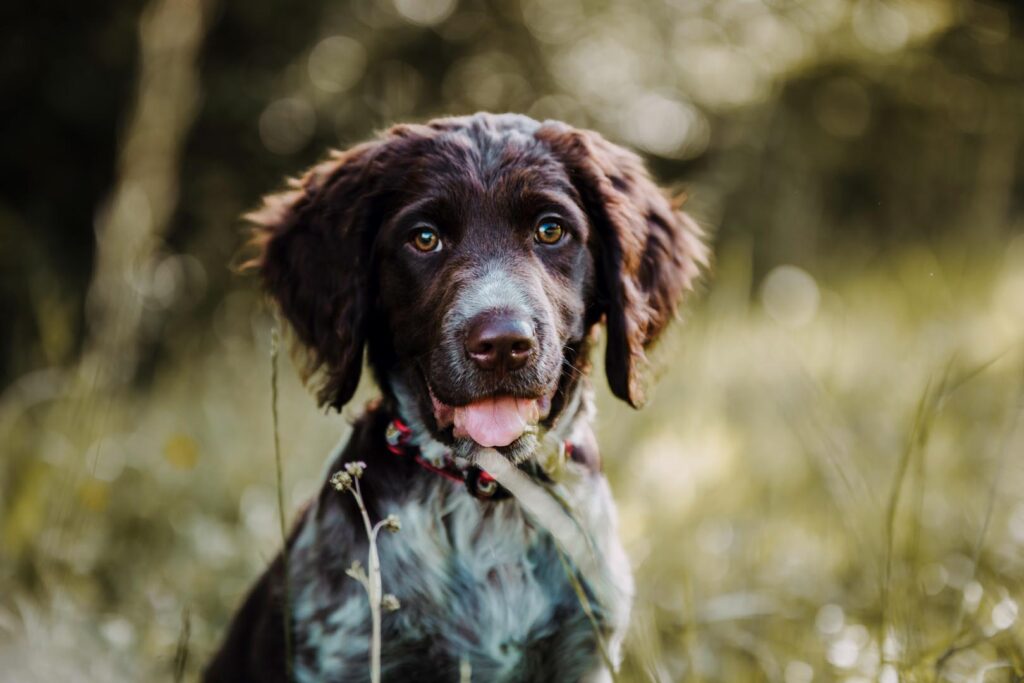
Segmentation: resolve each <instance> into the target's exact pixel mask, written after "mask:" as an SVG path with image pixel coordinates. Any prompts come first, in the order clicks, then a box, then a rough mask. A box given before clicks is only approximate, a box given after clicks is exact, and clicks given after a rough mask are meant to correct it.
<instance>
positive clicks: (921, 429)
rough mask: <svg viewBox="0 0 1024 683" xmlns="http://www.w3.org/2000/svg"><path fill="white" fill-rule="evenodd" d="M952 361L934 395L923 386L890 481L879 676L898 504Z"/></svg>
mask: <svg viewBox="0 0 1024 683" xmlns="http://www.w3.org/2000/svg"><path fill="white" fill-rule="evenodd" d="M951 367H952V361H950V363H949V364H947V365H946V369H945V372H944V373H943V375H942V379H941V381H940V382H939V385H938V387H937V388H936V389H935V391H934V392H933V391H932V380H930V379H929V380H928V382H927V383H926V384H925V388H924V391H923V392H922V393H921V397H920V399H919V400H918V402H917V410H916V412H915V416H914V426H913V428H912V429H911V433H910V438H909V439H908V440H907V444H906V447H905V448H904V449H903V453H902V455H901V457H900V460H899V463H898V464H897V468H896V476H895V478H894V480H893V485H892V491H891V492H890V494H889V500H888V504H887V507H886V511H885V564H884V570H883V576H882V590H881V600H880V601H879V619H878V649H879V652H880V654H881V662H882V666H881V667H879V675H881V672H882V671H883V670H884V668H885V665H886V664H888V663H889V661H888V654H887V649H886V647H885V640H886V636H887V634H888V631H889V621H890V620H891V618H892V611H893V610H892V604H891V595H892V573H893V564H894V557H893V556H894V554H895V547H896V516H897V512H898V511H899V504H900V498H901V494H902V491H903V489H904V486H903V484H904V481H905V480H906V477H907V471H908V470H909V468H910V463H911V461H912V460H913V458H914V456H915V454H919V456H918V457H922V458H923V457H924V451H925V448H926V447H927V445H928V439H929V436H930V434H931V426H932V423H933V421H934V419H935V416H936V414H937V413H938V410H939V406H940V404H941V402H942V398H943V397H944V396H945V393H946V389H947V386H948V384H949V373H950V369H951Z"/></svg>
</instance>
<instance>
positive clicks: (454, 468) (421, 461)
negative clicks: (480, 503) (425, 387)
mask: <svg viewBox="0 0 1024 683" xmlns="http://www.w3.org/2000/svg"><path fill="white" fill-rule="evenodd" d="M384 443H385V445H386V446H387V448H388V450H389V451H391V452H392V453H394V454H395V455H400V456H408V457H412V459H413V460H414V461H415V462H416V464H417V465H419V466H420V467H422V468H423V469H425V470H428V471H430V472H433V473H434V474H439V475H441V476H442V477H444V478H445V479H448V480H449V481H453V482H456V483H460V484H465V485H466V490H467V491H469V493H470V494H471V495H473V496H475V497H477V498H480V499H481V500H500V499H502V498H508V497H509V496H510V495H511V494H509V492H508V491H507V490H506V489H505V487H504V486H502V485H501V484H499V483H498V482H497V481H495V479H494V477H492V476H491V475H490V474H488V473H487V472H484V471H483V470H482V469H480V468H479V467H477V466H475V465H471V466H469V467H462V466H460V465H459V464H458V463H457V462H456V461H455V457H454V456H453V455H452V454H451V452H450V451H446V452H445V453H444V456H443V458H442V459H441V460H440V461H439V462H431V461H430V460H427V458H425V457H424V456H423V453H422V452H421V451H420V449H419V447H418V446H416V444H414V443H412V429H410V428H409V426H408V425H407V424H405V422H403V421H402V420H401V418H398V417H395V418H392V420H391V422H389V423H388V426H387V429H385V430H384ZM573 451H574V449H573V445H572V443H571V442H569V441H566V442H565V457H566V459H571V458H572V457H573ZM520 467H521V468H529V469H527V473H528V474H531V475H534V476H546V475H544V473H543V472H542V471H541V470H540V468H539V467H537V466H536V464H535V463H530V464H529V465H521V466H520Z"/></svg>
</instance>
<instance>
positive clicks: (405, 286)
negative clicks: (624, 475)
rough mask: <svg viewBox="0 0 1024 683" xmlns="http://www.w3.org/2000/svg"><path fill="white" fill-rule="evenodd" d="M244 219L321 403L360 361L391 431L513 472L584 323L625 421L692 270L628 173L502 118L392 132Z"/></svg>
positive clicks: (337, 392)
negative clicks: (397, 413) (398, 404)
mask: <svg viewBox="0 0 1024 683" xmlns="http://www.w3.org/2000/svg"><path fill="white" fill-rule="evenodd" d="M249 219H250V220H251V221H252V222H253V223H254V224H255V226H256V228H255V238H254V240H253V242H254V244H255V246H256V248H257V251H258V254H257V256H256V257H255V259H254V260H253V261H252V264H253V265H254V266H255V267H257V268H258V270H259V271H260V273H261V274H262V276H263V279H264V282H265V285H266V287H267V288H268V290H269V292H270V294H271V295H272V296H273V298H274V299H276V301H277V303H278V304H279V306H280V309H281V311H282V313H283V314H284V316H285V317H286V318H287V319H288V321H289V322H290V323H291V325H292V327H293V328H294V330H295V333H296V336H297V338H298V340H299V341H300V342H301V343H302V344H303V345H304V346H305V347H306V348H307V349H308V354H309V355H308V358H309V368H308V370H309V372H310V374H311V375H312V374H314V373H315V374H317V375H318V376H319V377H320V387H319V394H318V397H319V400H320V402H321V404H325V405H329V406H332V407H334V408H340V407H341V406H342V405H344V404H345V403H346V402H347V401H348V400H349V399H350V398H351V397H352V394H353V392H354V391H355V389H356V385H357V384H358V381H359V375H360V370H361V367H362V362H363V350H364V347H365V348H367V349H368V357H369V363H370V366H371V367H372V368H373V370H374V372H375V374H376V376H377V379H378V381H379V383H380V384H381V386H382V389H383V390H384V392H385V393H386V394H388V395H389V396H390V397H391V398H393V399H394V398H400V399H401V401H402V404H403V407H404V409H405V410H406V411H409V410H412V411H415V412H417V413H418V414H416V415H407V416H406V417H407V419H408V418H411V419H413V420H415V421H416V422H418V423H420V424H423V425H425V426H426V427H427V428H429V429H430V430H431V432H432V433H433V436H434V437H435V438H437V439H438V440H440V441H442V442H444V443H447V444H449V445H451V446H452V447H454V448H455V449H456V450H457V452H459V453H460V454H462V455H470V454H472V452H473V450H474V449H475V448H476V447H478V446H486V447H497V448H499V450H501V452H503V453H505V454H506V455H508V456H509V457H512V458H514V459H517V458H520V457H523V456H525V455H526V454H528V453H530V452H531V451H532V450H533V448H534V446H535V444H536V441H535V439H536V434H535V432H536V431H537V429H541V430H542V429H545V428H547V427H550V426H551V425H552V424H553V423H554V422H555V421H556V419H557V418H558V416H559V414H560V413H561V411H562V410H563V409H564V408H565V405H566V402H567V398H568V397H569V396H570V395H571V394H572V392H573V391H574V389H575V387H576V386H577V383H578V381H579V378H580V377H581V375H582V373H583V372H584V371H585V370H586V367H587V366H586V363H587V360H586V355H587V350H588V346H589V341H590V339H591V337H592V335H591V332H592V330H593V329H594V327H595V326H596V325H597V324H598V323H600V322H601V321H602V320H604V321H605V323H606V326H607V355H606V359H605V368H606V372H607V375H608V381H609V385H610V386H611V389H612V391H613V392H614V393H615V395H616V396H618V397H619V398H621V399H623V400H625V401H627V402H628V403H630V404H631V405H633V406H637V405H639V403H640V402H641V401H642V400H643V390H642V378H641V374H642V366H643V365H644V362H645V356H644V352H645V350H646V349H647V348H648V347H649V346H650V345H651V344H652V343H653V342H654V341H655V339H656V338H657V337H658V335H659V334H660V333H661V331H662V329H663V328H664V327H665V325H666V323H667V322H668V321H669V319H670V318H671V317H672V315H673V313H674V311H675V308H676V306H677V304H678V302H679V300H680V298H681V297H682V295H683V293H684V292H685V291H687V290H688V289H689V288H690V287H691V286H692V284H693V282H694V280H695V278H696V276H697V274H698V270H699V268H700V265H701V264H702V263H703V262H704V261H705V258H706V250H705V247H704V246H703V244H702V243H701V241H700V238H699V231H698V229H697V227H696V225H695V224H694V223H693V222H692V221H691V220H690V219H689V218H688V217H687V216H686V215H685V214H683V213H682V212H680V211H678V210H677V209H676V208H675V207H673V206H672V204H671V203H670V202H669V200H668V199H667V198H666V197H665V195H664V194H663V193H662V192H661V191H660V190H659V189H658V188H657V187H655V185H654V184H653V183H652V182H651V180H650V178H649V177H648V175H647V173H646V172H645V171H644V169H643V166H642V164H641V162H640V160H639V159H638V158H637V157H636V156H635V155H633V154H632V153H630V152H628V151H626V150H624V149H622V148H620V147H617V146H615V145H612V144H610V143H609V142H607V141H606V140H604V139H603V138H602V137H601V136H599V135H597V134H596V133H593V132H589V131H582V130H577V129H574V128H571V127H569V126H567V125H565V124H561V123H557V122H545V123H538V122H537V121H534V120H532V119H529V118H527V117H524V116H516V115H490V114H477V115H474V116H470V117H459V118H449V119H440V120H437V121H433V122H431V123H429V124H427V125H403V126H396V127H394V128H392V129H390V130H389V131H387V132H386V133H385V134H384V135H383V136H381V138H380V139H378V140H376V141H373V142H369V143H366V144H363V145H360V146H358V147H355V148H353V149H351V150H349V151H347V152H341V153H336V154H334V155H333V156H332V157H331V158H330V159H329V160H328V161H326V162H324V163H322V164H320V165H318V166H316V167H314V168H313V169H311V170H310V171H309V172H307V173H306V175H305V176H304V177H303V178H301V179H300V180H298V181H295V182H294V183H293V185H292V189H290V190H289V191H287V192H283V193H280V194H277V195H272V196H270V197H268V198H266V200H265V202H264V206H263V207H262V208H261V209H260V210H258V211H256V212H254V213H253V214H251V215H250V216H249ZM535 425H536V426H537V429H534V428H533V427H534V426H535Z"/></svg>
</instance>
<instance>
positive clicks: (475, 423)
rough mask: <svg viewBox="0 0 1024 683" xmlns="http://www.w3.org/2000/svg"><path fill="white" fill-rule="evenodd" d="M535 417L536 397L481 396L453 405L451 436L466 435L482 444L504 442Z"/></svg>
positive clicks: (538, 412) (487, 445)
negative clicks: (453, 432)
mask: <svg viewBox="0 0 1024 683" xmlns="http://www.w3.org/2000/svg"><path fill="white" fill-rule="evenodd" d="M539 417H540V411H539V409H538V407H537V400H536V399H526V398H512V397H511V396H501V397H498V398H485V399H482V400H480V401H474V402H473V403H470V404H469V405H466V406H460V407H458V408H456V409H455V436H457V437H462V436H468V437H469V438H471V439H473V441H476V442H477V443H478V444H480V445H481V446H483V447H484V448H494V447H496V446H507V445H509V444H510V443H512V442H513V441H515V440H516V439H518V438H519V437H520V436H522V434H523V432H525V431H526V428H527V426H528V425H530V424H533V423H536V422H537V420H538V419H539Z"/></svg>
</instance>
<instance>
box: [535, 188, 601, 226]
mask: <svg viewBox="0 0 1024 683" xmlns="http://www.w3.org/2000/svg"><path fill="white" fill-rule="evenodd" d="M518 201H519V203H520V204H521V205H523V206H529V207H531V208H532V209H533V210H534V211H539V212H541V213H543V212H544V211H556V212H558V213H559V214H561V215H562V216H563V217H564V218H567V219H569V220H572V221H574V222H577V223H581V224H582V223H584V222H585V220H584V214H583V211H582V209H580V207H579V206H578V205H577V204H576V202H574V201H573V198H572V197H571V196H568V195H566V194H564V193H562V192H551V191H548V190H527V191H526V192H524V193H523V194H522V196H521V197H519V198H518Z"/></svg>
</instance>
